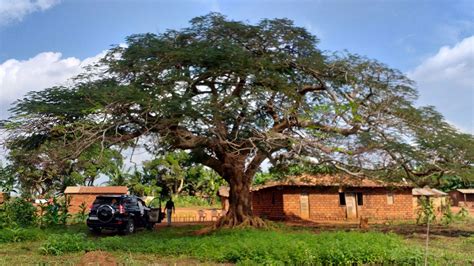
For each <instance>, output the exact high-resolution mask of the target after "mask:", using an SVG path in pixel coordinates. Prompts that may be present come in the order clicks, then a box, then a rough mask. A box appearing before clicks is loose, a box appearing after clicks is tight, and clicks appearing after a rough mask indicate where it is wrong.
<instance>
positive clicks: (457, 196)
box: [449, 188, 474, 208]
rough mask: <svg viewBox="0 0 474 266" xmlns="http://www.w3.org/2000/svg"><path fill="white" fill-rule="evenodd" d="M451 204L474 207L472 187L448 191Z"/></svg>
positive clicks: (473, 190) (473, 189)
mask: <svg viewBox="0 0 474 266" xmlns="http://www.w3.org/2000/svg"><path fill="white" fill-rule="evenodd" d="M449 196H450V197H451V200H452V201H453V206H459V207H467V208H474V188H464V189H462V188H460V189H456V190H453V191H451V192H449Z"/></svg>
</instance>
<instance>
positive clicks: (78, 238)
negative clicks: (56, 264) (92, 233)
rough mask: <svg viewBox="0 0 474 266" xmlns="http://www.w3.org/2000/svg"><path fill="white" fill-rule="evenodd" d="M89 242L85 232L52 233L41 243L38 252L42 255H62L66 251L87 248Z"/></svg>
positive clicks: (88, 247)
mask: <svg viewBox="0 0 474 266" xmlns="http://www.w3.org/2000/svg"><path fill="white" fill-rule="evenodd" d="M91 246H92V245H91V242H90V241H88V240H87V239H86V235H85V234H52V235H50V236H49V237H48V239H47V240H46V241H45V242H44V243H43V245H41V247H40V253H41V254H44V255H62V254H64V253H66V252H76V251H82V250H88V249H90V247H91Z"/></svg>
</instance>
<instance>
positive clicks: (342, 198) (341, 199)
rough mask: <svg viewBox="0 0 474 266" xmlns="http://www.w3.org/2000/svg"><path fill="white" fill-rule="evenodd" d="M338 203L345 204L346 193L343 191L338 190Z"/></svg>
mask: <svg viewBox="0 0 474 266" xmlns="http://www.w3.org/2000/svg"><path fill="white" fill-rule="evenodd" d="M339 205H341V206H346V195H345V194H344V192H339Z"/></svg>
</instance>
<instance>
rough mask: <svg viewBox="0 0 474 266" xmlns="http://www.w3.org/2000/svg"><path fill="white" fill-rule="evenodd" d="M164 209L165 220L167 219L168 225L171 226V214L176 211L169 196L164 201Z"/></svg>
mask: <svg viewBox="0 0 474 266" xmlns="http://www.w3.org/2000/svg"><path fill="white" fill-rule="evenodd" d="M165 210H166V220H167V221H168V226H171V214H172V213H175V212H176V210H175V208H174V202H173V200H172V199H171V198H170V199H169V200H168V201H167V202H166V205H165Z"/></svg>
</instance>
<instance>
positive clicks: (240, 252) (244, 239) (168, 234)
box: [41, 228, 423, 265]
mask: <svg viewBox="0 0 474 266" xmlns="http://www.w3.org/2000/svg"><path fill="white" fill-rule="evenodd" d="M185 230H189V228H187V229H186V228H184V229H182V228H171V229H162V230H161V231H159V232H142V233H140V232H139V233H137V234H135V235H131V236H125V237H120V236H112V237H103V238H99V239H96V240H94V241H93V242H92V241H90V240H87V239H86V238H85V236H84V235H83V234H63V235H52V236H50V237H49V238H48V240H47V241H46V242H45V243H44V244H43V245H42V246H41V252H42V253H43V254H51V255H61V254H63V253H66V252H77V251H83V250H84V251H85V250H104V251H125V252H139V253H154V254H160V255H161V256H173V257H176V256H186V257H192V258H196V259H199V260H201V261H213V262H222V263H226V262H230V263H242V264H247V263H249V264H272V265H275V264H277V265H278V264H296V265H300V264H307V265H310V264H316V265H320V264H324V265H327V264H331V265H335V264H377V263H388V264H390V263H392V264H417V263H420V262H421V261H422V258H423V256H422V254H423V253H422V252H421V251H420V250H419V249H418V248H410V247H407V246H405V244H404V242H403V240H402V239H401V238H400V237H398V236H396V235H392V234H382V233H361V232H327V233H321V234H314V233H312V232H308V231H302V232H291V231H287V230H285V229H283V231H262V230H254V229H247V230H222V231H219V232H216V233H214V234H211V235H206V236H194V235H191V230H189V231H188V232H186V231H185ZM193 230H194V229H193Z"/></svg>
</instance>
